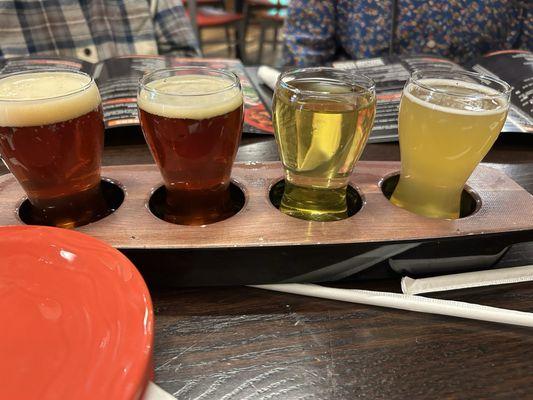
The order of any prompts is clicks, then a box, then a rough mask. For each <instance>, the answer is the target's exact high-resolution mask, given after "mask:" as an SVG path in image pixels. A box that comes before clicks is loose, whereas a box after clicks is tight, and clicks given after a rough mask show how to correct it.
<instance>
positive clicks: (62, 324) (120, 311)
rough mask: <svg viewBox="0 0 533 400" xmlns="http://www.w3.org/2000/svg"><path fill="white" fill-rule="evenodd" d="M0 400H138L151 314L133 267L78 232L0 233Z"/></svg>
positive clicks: (145, 375) (145, 373)
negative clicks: (0, 319)
mask: <svg viewBox="0 0 533 400" xmlns="http://www.w3.org/2000/svg"><path fill="white" fill-rule="evenodd" d="M0 316H1V318H2V321H1V322H0V399H13V400H14V399H17V400H25V399H43V400H44V399H76V400H82V399H91V400H95V399H99V400H104V399H113V400H121V399H128V400H130V399H139V398H140V397H141V396H142V393H143V391H144V389H145V387H146V384H147V383H148V380H149V378H150V376H151V358H152V343H153V312H152V303H151V300H150V294H149V293H148V289H147V288H146V285H145V283H144V281H143V279H142V277H141V275H140V274H139V272H138V271H137V270H136V269H135V267H134V266H133V264H132V263H131V262H130V261H129V260H128V259H127V258H126V257H125V256H124V255H122V254H121V253H120V252H118V251H117V250H115V249H113V248H112V247H110V246H108V245H107V244H105V243H103V242H101V241H99V240H97V239H94V238H92V237H90V236H87V235H84V234H81V233H79V232H75V231H71V230H65V229H57V228H46V227H34V226H16V227H1V228H0Z"/></svg>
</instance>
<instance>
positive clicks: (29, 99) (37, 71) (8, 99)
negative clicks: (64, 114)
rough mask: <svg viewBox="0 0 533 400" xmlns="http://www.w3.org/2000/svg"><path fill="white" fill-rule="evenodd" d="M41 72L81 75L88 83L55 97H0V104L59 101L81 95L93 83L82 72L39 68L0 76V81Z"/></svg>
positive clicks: (91, 79) (90, 78)
mask: <svg viewBox="0 0 533 400" xmlns="http://www.w3.org/2000/svg"><path fill="white" fill-rule="evenodd" d="M43 72H48V73H50V72H61V73H72V74H76V75H82V76H86V77H88V78H89V82H87V83H86V84H84V85H83V86H82V87H81V88H78V89H74V90H71V91H69V92H67V93H62V94H56V95H52V96H43V97H37V98H22V99H11V98H6V97H2V96H1V95H0V102H4V103H5V102H13V103H27V102H32V101H43V100H56V99H60V98H63V97H68V96H72V95H74V94H77V93H81V92H84V91H85V90H87V89H88V88H89V87H91V86H92V85H93V84H94V83H95V81H94V78H93V77H92V76H91V75H89V74H88V73H86V72H83V71H79V70H78V71H77V70H73V69H68V68H42V69H41V68H39V69H34V70H31V69H30V70H26V71H17V72H11V73H9V74H0V81H1V80H3V79H7V78H10V77H12V76H17V75H26V74H39V73H43Z"/></svg>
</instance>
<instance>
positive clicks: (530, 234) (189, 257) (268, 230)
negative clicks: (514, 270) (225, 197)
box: [0, 161, 533, 285]
mask: <svg viewBox="0 0 533 400" xmlns="http://www.w3.org/2000/svg"><path fill="white" fill-rule="evenodd" d="M399 168H400V164H399V163H398V162H370V161H360V162H358V163H357V165H356V167H355V171H354V173H353V174H352V176H351V178H350V185H351V186H353V187H355V188H356V189H357V191H358V193H359V194H360V195H361V198H362V207H361V209H360V210H359V211H358V212H357V213H356V214H355V215H353V216H352V217H350V218H347V219H345V220H342V221H335V222H309V221H304V220H300V219H296V218H292V217H289V216H287V215H285V214H282V213H281V212H280V211H279V210H277V209H276V208H275V207H274V206H273V205H272V203H271V201H270V198H269V192H270V189H271V188H272V186H273V185H275V184H276V183H277V182H279V181H280V180H282V179H283V170H282V167H281V164H280V163H279V162H274V163H236V164H235V165H234V168H233V171H232V179H233V181H234V183H235V184H236V185H237V186H239V187H240V188H241V190H242V191H243V193H244V196H245V201H244V206H243V208H242V209H241V210H240V211H239V212H238V213H237V214H236V215H234V216H233V217H231V218H229V219H227V220H224V221H220V222H217V223H214V224H210V225H205V226H182V225H174V224H170V223H167V222H165V221H162V220H160V219H158V218H157V217H155V216H154V215H153V214H152V213H151V211H150V210H149V207H148V201H149V198H150V196H151V193H152V192H153V191H154V190H155V189H157V188H158V187H160V186H161V185H162V179H161V176H160V173H159V170H158V169H157V167H156V166H155V165H125V166H110V167H103V169H102V176H103V177H106V178H109V179H110V180H112V181H114V182H116V183H117V184H118V185H119V186H120V187H122V189H123V190H124V192H125V198H124V201H123V203H122V205H121V206H120V207H119V208H118V209H117V210H116V211H115V212H114V213H113V214H111V215H109V216H108V217H106V218H104V219H102V220H100V221H97V222H94V223H92V224H89V225H86V226H83V227H80V228H77V229H78V230H79V231H80V232H84V233H86V234H89V235H91V236H94V237H96V238H99V239H101V240H103V241H105V242H107V243H109V244H110V245H112V246H114V247H116V248H118V249H120V250H122V251H123V252H124V253H125V254H126V255H127V256H128V257H130V258H131V259H132V261H134V262H136V263H137V265H138V266H139V267H140V269H141V271H143V272H147V273H148V275H150V273H155V274H156V276H158V277H159V279H163V275H161V274H167V273H169V272H170V271H174V273H173V277H174V278H173V279H170V280H169V282H174V283H172V284H185V285H189V284H191V285H195V284H200V285H201V284H219V283H223V284H242V283H259V282H268V281H280V280H282V281H286V280H291V279H296V280H298V278H297V277H299V276H300V277H301V276H307V277H308V274H309V273H310V272H312V271H313V270H315V269H317V268H322V267H324V266H326V265H331V263H339V262H342V261H344V260H346V259H348V258H350V257H353V256H354V255H357V254H365V253H367V252H368V251H372V250H376V249H379V248H380V246H386V245H392V244H408V243H415V244H416V243H423V242H427V241H430V242H431V241H433V242H435V241H437V242H439V243H440V242H441V241H446V240H452V242H450V244H453V246H457V243H460V242H457V240H466V241H465V242H463V243H466V244H468V239H472V238H476V239H478V240H483V243H485V244H486V246H487V247H490V243H492V242H494V241H495V240H496V243H498V244H501V246H502V248H503V247H504V246H507V245H509V244H512V243H517V242H521V241H527V240H533V196H532V195H530V194H529V193H528V192H527V191H526V190H524V189H523V188H522V187H521V186H519V185H518V184H517V183H515V182H514V181H513V180H512V179H510V178H509V177H508V176H507V175H505V174H504V173H502V172H500V171H497V170H495V169H492V168H490V167H487V166H484V165H480V166H479V167H478V168H477V169H476V171H475V172H474V173H473V175H472V177H471V178H470V180H469V181H468V182H467V185H468V186H469V187H470V188H471V189H472V190H473V191H474V192H475V193H476V194H477V197H478V208H477V210H476V211H475V212H474V213H473V214H471V215H469V216H467V217H465V218H460V219H457V220H438V219H430V218H425V217H421V216H418V215H415V214H413V213H411V212H408V211H406V210H403V209H401V208H398V207H396V206H394V205H393V204H391V203H390V202H389V201H388V200H387V198H386V197H385V196H384V195H383V193H382V190H381V187H380V184H381V182H382V181H383V179H384V178H386V177H390V176H392V175H394V174H396V173H398V171H399ZM23 199H24V192H23V190H22V188H21V187H20V185H19V184H18V182H17V181H16V180H15V178H14V177H13V176H12V175H11V174H7V175H4V176H1V177H0V225H17V224H22V222H21V220H20V219H19V217H18V213H17V211H16V210H17V208H18V207H19V206H20V204H21V203H22V201H23ZM479 200H480V204H479ZM491 241H492V242H491ZM467 247H468V245H467ZM465 254H468V253H465ZM379 257H382V258H383V254H380V255H379ZM385 258H386V257H385ZM163 264H165V265H164V266H163ZM198 268H200V270H198ZM202 268H206V269H207V270H204V272H203V274H204V275H202V271H201V269H202ZM180 271H181V272H180ZM206 271H208V274H210V273H211V274H212V275H211V277H210V278H209V279H203V278H202V279H199V280H198V278H201V277H202V276H204V277H205V276H206V275H205V273H206ZM254 271H256V272H257V274H255V273H254ZM302 274H303V275H302ZM337 275H338V274H337ZM311 276H312V275H311ZM301 280H302V281H305V280H313V278H309V279H308V278H303V279H301Z"/></svg>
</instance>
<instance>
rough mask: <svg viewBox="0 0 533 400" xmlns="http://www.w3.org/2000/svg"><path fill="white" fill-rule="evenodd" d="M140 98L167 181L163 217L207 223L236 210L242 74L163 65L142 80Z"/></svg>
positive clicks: (185, 222)
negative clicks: (233, 194) (233, 189)
mask: <svg viewBox="0 0 533 400" xmlns="http://www.w3.org/2000/svg"><path fill="white" fill-rule="evenodd" d="M137 104H138V107H139V119H140V121H141V127H142V130H143V133H144V136H145V138H146V142H147V143H148V146H149V148H150V151H151V153H152V155H153V157H154V159H155V162H156V163H157V165H158V167H159V169H160V171H161V175H162V176H163V180H164V183H165V188H166V204H165V206H164V207H165V210H164V215H163V219H164V220H166V221H168V222H172V223H176V224H183V225H203V224H209V223H213V222H217V221H220V220H222V219H225V218H227V217H229V216H231V215H232V214H233V207H232V203H231V198H230V188H229V185H230V177H231V168H232V166H233V161H234V159H235V155H236V154H237V148H238V146H239V142H240V138H241V131H242V124H243V96H242V90H241V85H240V82H239V78H238V77H237V76H236V75H235V74H233V73H231V72H229V71H223V70H214V69H209V68H205V67H178V68H168V69H162V70H157V71H154V72H152V73H150V74H148V75H145V76H144V77H143V79H142V80H141V81H140V83H139V90H138V95H137Z"/></svg>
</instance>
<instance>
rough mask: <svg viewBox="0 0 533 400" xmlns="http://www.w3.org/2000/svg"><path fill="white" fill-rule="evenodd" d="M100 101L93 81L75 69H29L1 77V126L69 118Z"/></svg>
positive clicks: (90, 108)
mask: <svg viewBox="0 0 533 400" xmlns="http://www.w3.org/2000/svg"><path fill="white" fill-rule="evenodd" d="M99 104H100V94H99V93H98V88H97V87H96V84H95V83H94V82H93V81H91V78H90V77H89V76H87V75H83V74H79V73H76V72H68V71H42V72H29V73H22V74H13V75H6V76H5V77H3V78H0V126H9V127H24V126H40V125H47V124H52V123H56V122H61V121H68V120H70V119H72V118H76V117H79V116H81V115H83V114H86V113H88V112H90V111H93V110H94V109H96V108H97V107H98V105H99Z"/></svg>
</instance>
